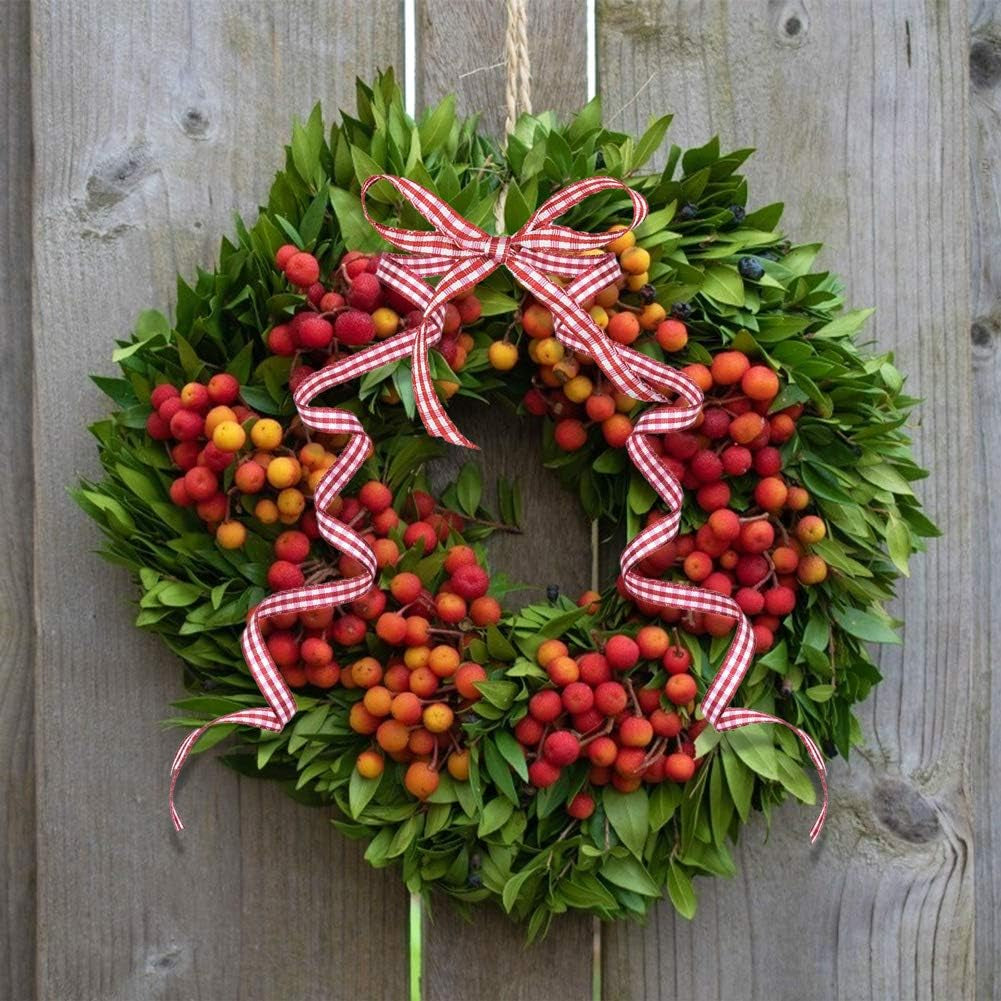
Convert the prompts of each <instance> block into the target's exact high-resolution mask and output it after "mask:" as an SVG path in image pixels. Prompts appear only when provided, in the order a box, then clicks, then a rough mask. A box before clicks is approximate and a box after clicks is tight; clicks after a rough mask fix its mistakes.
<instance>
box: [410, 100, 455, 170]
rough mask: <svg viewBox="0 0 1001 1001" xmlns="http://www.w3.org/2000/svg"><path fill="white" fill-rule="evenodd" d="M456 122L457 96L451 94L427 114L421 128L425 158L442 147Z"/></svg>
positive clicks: (420, 133)
mask: <svg viewBox="0 0 1001 1001" xmlns="http://www.w3.org/2000/svg"><path fill="white" fill-rule="evenodd" d="M454 122H455V95H454V94H449V95H448V96H447V97H446V98H445V99H444V100H443V101H442V102H441V103H440V104H439V105H438V107H436V108H435V109H434V110H433V111H429V112H427V113H426V114H425V116H424V119H423V121H422V122H421V124H420V127H419V130H418V132H419V135H420V139H421V149H422V150H423V151H424V154H425V156H426V155H428V154H429V153H431V152H433V151H434V150H436V149H438V148H439V147H441V146H442V145H443V144H444V143H445V142H446V140H447V139H448V137H449V135H450V134H451V132H452V125H453V124H454Z"/></svg>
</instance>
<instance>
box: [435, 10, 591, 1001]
mask: <svg viewBox="0 0 1001 1001" xmlns="http://www.w3.org/2000/svg"><path fill="white" fill-rule="evenodd" d="M583 8H584V5H583V4H568V3H564V2H561V0H530V2H529V4H528V22H529V38H530V48H531V59H532V76H533V78H532V102H533V105H534V107H535V108H536V109H537V110H542V109H545V108H556V109H557V110H559V111H562V112H569V111H571V110H573V109H575V108H576V107H579V106H580V105H581V104H582V103H583V102H584V100H585V89H586V83H585V79H586V77H585V65H584V47H583V41H584V32H585V27H584V9H583ZM505 23H506V22H505V9H504V5H503V4H496V3H490V2H487V0H473V2H468V0H464V2H461V3H451V2H447V0H423V2H422V3H421V4H420V7H419V19H418V25H419V36H418V37H419V40H420V50H419V51H420V62H419V64H418V66H419V72H420V86H419V93H420V95H421V100H422V102H424V103H430V102H433V101H436V100H439V99H440V98H441V97H443V96H444V95H445V94H448V93H452V92H454V93H457V94H458V97H459V102H458V105H459V109H460V111H462V112H463V113H466V114H469V113H473V112H483V120H482V124H483V128H484V129H485V130H486V131H489V132H491V133H492V134H493V135H499V134H500V133H501V131H502V129H503V121H504V66H503V58H504V57H503V52H504V30H505ZM554 38H562V39H566V40H568V41H569V42H570V44H568V45H567V46H566V49H565V51H564V52H562V54H561V56H560V58H558V59H554V58H553V57H552V49H551V46H552V39H554ZM460 413H461V415H462V419H460V423H461V427H462V428H463V430H464V431H465V432H466V433H467V434H468V435H469V436H470V437H471V438H472V439H473V441H475V442H476V443H477V444H479V445H480V446H481V448H482V449H483V454H482V461H483V463H484V468H485V470H486V471H487V473H488V478H490V477H493V476H496V475H503V476H507V477H509V478H510V477H517V478H518V480H519V482H520V484H521V490H522V495H523V497H524V502H525V504H524V508H525V517H524V528H525V535H524V536H510V535H506V536H499V537H495V538H494V539H493V540H491V543H490V554H491V562H492V564H493V565H494V566H495V567H496V568H497V569H499V570H503V571H504V572H505V573H507V574H508V576H510V577H511V578H513V579H515V580H518V581H525V582H529V583H536V584H538V585H541V586H543V587H544V586H545V585H547V584H557V585H559V586H560V587H561V588H562V589H563V590H565V591H566V592H567V593H568V594H574V593H578V592H579V591H580V590H582V589H584V588H586V587H587V586H588V584H589V576H590V549H589V546H590V535H589V529H588V525H587V522H586V520H585V519H584V518H583V517H582V516H581V513H580V510H579V505H578V503H577V500H576V498H574V497H572V496H570V495H569V494H567V493H566V492H564V491H563V490H562V488H561V487H560V486H559V484H558V483H557V481H556V479H555V477H552V476H550V475H547V474H546V471H545V470H544V469H543V468H542V459H541V451H540V447H539V439H538V428H537V427H535V426H532V425H527V426H519V424H518V422H517V420H516V419H515V418H507V417H504V416H503V415H501V414H499V413H498V411H497V408H493V409H491V410H490V412H489V414H488V413H486V412H484V411H483V410H482V409H481V408H477V407H476V406H474V405H470V406H468V407H463V408H462V411H460ZM499 418H501V419H499ZM465 458H466V456H462V455H457V456H455V457H454V458H453V459H452V460H450V463H451V464H452V468H455V466H457V465H458V463H460V462H462V461H464V460H465ZM540 540H542V541H541V544H540ZM522 596H524V597H531V598H534V599H535V600H538V597H539V595H538V592H537V591H536V592H535V594H530V593H529V592H524V593H523V595H522ZM520 597H521V596H519V595H513V596H512V600H513V601H516V600H519V598H520ZM425 938H426V948H425V956H426V961H425V976H424V982H425V996H426V997H427V998H428V999H434V998H448V999H450V1001H452V999H456V1001H458V999H464V998H469V999H479V998H497V999H499V998H543V997H561V998H579V997H586V996H588V993H589V990H590V977H591V964H590V954H591V924H590V921H588V920H586V919H583V920H582V919H565V920H564V921H562V923H561V925H560V930H559V935H558V938H556V937H554V938H552V939H550V940H549V941H547V942H546V943H545V944H543V945H541V946H536V947H532V948H529V949H525V947H524V931H523V929H520V928H517V927H515V926H514V925H512V924H511V922H510V921H509V920H508V919H507V918H506V917H505V916H504V915H502V914H501V913H500V912H499V911H494V910H490V911H484V912H482V913H481V912H477V914H476V915H475V918H474V921H473V923H466V922H464V921H462V920H461V919H459V918H458V917H457V916H456V915H455V914H454V913H453V912H452V911H451V909H450V907H449V905H448V904H447V903H446V902H445V901H439V902H438V905H437V909H436V911H435V915H434V920H433V921H432V922H430V923H429V924H428V926H427V930H426V932H425ZM557 943H558V944H557ZM456 957H466V958H467V959H463V960H461V961H458V962H457V961H456Z"/></svg>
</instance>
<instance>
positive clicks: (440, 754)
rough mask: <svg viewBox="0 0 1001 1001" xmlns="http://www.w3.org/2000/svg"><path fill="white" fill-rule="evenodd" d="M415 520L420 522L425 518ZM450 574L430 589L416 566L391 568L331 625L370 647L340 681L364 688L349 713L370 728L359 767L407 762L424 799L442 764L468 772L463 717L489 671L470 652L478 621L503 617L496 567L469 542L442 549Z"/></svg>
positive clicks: (337, 636) (354, 725)
mask: <svg viewBox="0 0 1001 1001" xmlns="http://www.w3.org/2000/svg"><path fill="white" fill-rule="evenodd" d="M416 524H420V523H419V522H418V523H416ZM442 565H443V570H444V578H443V579H442V580H441V582H440V583H439V584H438V586H437V588H436V591H435V593H432V592H431V590H429V589H428V588H427V587H425V586H424V584H423V583H422V581H421V578H420V577H418V576H417V574H415V573H411V572H408V571H404V572H401V573H397V574H395V575H393V576H392V577H391V578H390V579H389V583H388V585H387V587H386V588H385V590H374V591H373V592H372V593H371V594H370V595H367V596H366V597H365V598H363V599H361V601H359V602H355V603H353V604H352V605H351V606H349V608H348V609H341V610H339V613H338V618H336V619H335V620H334V621H333V622H332V623H331V625H330V626H329V627H328V628H329V630H330V635H331V637H332V638H333V640H334V641H335V642H336V643H337V644H338V646H341V647H345V648H356V647H360V646H363V645H365V644H366V640H367V633H368V631H369V630H371V631H372V633H373V635H372V636H371V637H368V639H369V640H371V641H372V642H368V644H367V648H368V649H369V650H371V651H372V652H371V653H369V654H367V655H366V656H362V657H360V658H358V659H355V660H354V661H353V662H352V663H351V665H350V666H349V667H347V668H346V669H345V670H344V671H342V672H341V675H340V678H341V683H342V684H343V685H344V686H345V687H347V688H357V689H361V690H362V691H363V695H362V698H361V700H360V701H358V702H355V703H354V704H353V705H352V706H351V709H350V714H349V717H348V723H349V725H350V727H351V729H352V730H354V731H355V732H356V733H359V734H363V735H365V736H369V737H372V739H373V741H374V745H375V746H373V747H370V748H367V749H365V750H363V751H362V752H361V753H360V754H359V756H358V759H357V762H356V767H357V769H358V771H359V773H360V774H361V775H363V776H364V777H365V778H376V777H377V776H379V775H381V774H382V771H383V768H384V767H385V756H388V757H390V758H391V759H392V760H393V761H397V762H401V763H403V764H406V766H407V769H406V772H405V775H404V786H405V787H406V789H407V791H408V792H410V793H411V795H413V796H416V797H417V798H418V799H422V800H423V799H427V797H428V796H430V795H431V794H432V793H433V792H434V791H435V789H437V788H438V782H439V772H440V770H441V768H442V766H444V767H446V768H447V770H448V773H449V774H450V775H451V776H452V778H454V779H456V780H457V781H460V782H464V781H465V780H466V779H468V777H469V750H468V747H466V746H465V744H464V739H465V734H464V730H463V725H462V724H463V722H464V721H465V719H466V716H467V711H468V710H469V708H470V707H471V706H472V705H473V703H475V702H476V701H477V700H478V699H479V698H480V692H479V690H478V689H477V687H476V686H477V683H478V682H481V681H486V680H487V672H486V671H485V670H484V668H483V667H482V666H481V665H480V664H478V663H475V662H473V661H470V660H466V659H464V656H463V654H464V651H465V648H466V646H467V644H468V642H469V640H471V639H472V638H473V637H474V636H475V635H476V630H477V629H482V628H484V627H486V626H491V625H495V624H496V623H497V622H498V621H500V617H501V608H500V605H499V604H498V602H497V600H496V599H495V598H493V597H491V596H490V595H488V594H487V591H488V589H489V587H490V577H489V575H488V574H487V572H486V570H485V569H484V567H483V566H482V564H481V563H480V562H479V560H478V558H477V555H476V553H475V552H474V551H473V549H471V548H470V547H469V546H466V545H462V544H459V545H453V546H451V547H449V548H448V549H447V550H446V551H445V553H444V560H443V564H442Z"/></svg>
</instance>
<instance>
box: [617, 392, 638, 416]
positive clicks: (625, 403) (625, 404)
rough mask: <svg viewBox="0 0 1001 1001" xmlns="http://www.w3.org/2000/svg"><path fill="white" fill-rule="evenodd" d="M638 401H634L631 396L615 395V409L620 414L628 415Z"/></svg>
mask: <svg viewBox="0 0 1001 1001" xmlns="http://www.w3.org/2000/svg"><path fill="white" fill-rule="evenodd" d="M637 403H639V400H634V399H633V398H632V397H631V396H626V394H625V393H616V394H615V409H616V410H618V412H619V413H620V414H628V413H631V412H632V411H633V410H635V409H636V404H637Z"/></svg>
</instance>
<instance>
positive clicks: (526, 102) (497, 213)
mask: <svg viewBox="0 0 1001 1001" xmlns="http://www.w3.org/2000/svg"><path fill="white" fill-rule="evenodd" d="M506 9H507V30H506V31H505V33H504V67H505V70H504V72H505V79H504V138H505V141H506V139H507V137H508V136H509V135H511V133H512V132H514V127H515V125H517V124H518V116H519V115H522V114H528V115H530V114H531V113H532V64H531V60H530V57H529V52H528V12H527V8H526V0H507V3H506ZM506 202H507V184H505V185H504V186H503V187H502V188H501V189H500V192H499V193H498V195H497V201H496V202H494V222H495V223H496V224H497V225H496V229H497V232H498V233H503V232H504V206H505V204H506Z"/></svg>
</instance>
